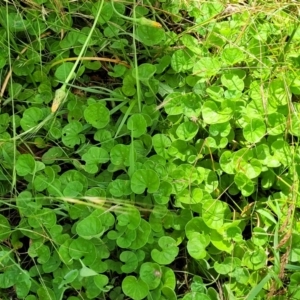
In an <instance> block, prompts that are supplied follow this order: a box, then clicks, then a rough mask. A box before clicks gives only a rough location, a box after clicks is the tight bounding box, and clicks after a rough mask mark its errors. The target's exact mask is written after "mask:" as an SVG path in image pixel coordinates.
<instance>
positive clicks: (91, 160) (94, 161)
mask: <svg viewBox="0 0 300 300" xmlns="http://www.w3.org/2000/svg"><path fill="white" fill-rule="evenodd" d="M82 159H83V160H84V161H85V163H86V164H85V166H84V169H85V171H87V172H88V173H91V174H95V173H97V172H98V166H99V165H100V164H102V163H106V162H108V161H109V154H108V152H107V151H106V150H105V149H103V148H99V147H91V148H89V150H88V152H86V153H85V154H83V155H82Z"/></svg>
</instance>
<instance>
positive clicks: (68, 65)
mask: <svg viewBox="0 0 300 300" xmlns="http://www.w3.org/2000/svg"><path fill="white" fill-rule="evenodd" d="M73 66H74V63H72V62H64V63H62V64H61V65H60V66H59V67H58V68H57V69H56V71H55V73H54V75H55V77H56V78H57V79H58V80H59V81H62V82H64V81H66V79H67V77H68V76H69V74H70V73H71V70H72V68H73Z"/></svg>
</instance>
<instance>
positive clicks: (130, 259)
mask: <svg viewBox="0 0 300 300" xmlns="http://www.w3.org/2000/svg"><path fill="white" fill-rule="evenodd" d="M120 260H121V261H122V262H124V263H125V264H124V265H123V266H122V267H121V270H122V272H124V273H127V274H128V273H132V272H133V271H135V270H136V268H137V266H138V258H137V256H136V254H135V253H134V252H131V251H123V252H122V253H121V255H120Z"/></svg>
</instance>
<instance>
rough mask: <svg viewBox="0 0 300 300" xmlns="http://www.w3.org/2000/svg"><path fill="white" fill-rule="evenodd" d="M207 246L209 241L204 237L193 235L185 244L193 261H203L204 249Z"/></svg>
mask: <svg viewBox="0 0 300 300" xmlns="http://www.w3.org/2000/svg"><path fill="white" fill-rule="evenodd" d="M207 241H208V243H207ZM208 244H209V239H207V238H205V236H204V235H201V234H197V235H194V236H193V237H192V238H191V239H189V241H188V243H187V250H188V253H189V254H190V256H191V257H193V258H195V259H203V258H205V257H206V254H207V252H206V247H207V245H208Z"/></svg>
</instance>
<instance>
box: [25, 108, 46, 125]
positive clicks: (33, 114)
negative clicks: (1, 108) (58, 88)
mask: <svg viewBox="0 0 300 300" xmlns="http://www.w3.org/2000/svg"><path fill="white" fill-rule="evenodd" d="M43 118H44V114H43V111H42V110H41V109H40V108H38V107H30V108H28V109H26V110H25V111H24V113H23V117H22V119H21V121H20V125H21V127H22V129H23V130H29V129H31V128H33V127H35V126H37V125H38V124H39V121H41V120H43Z"/></svg>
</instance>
